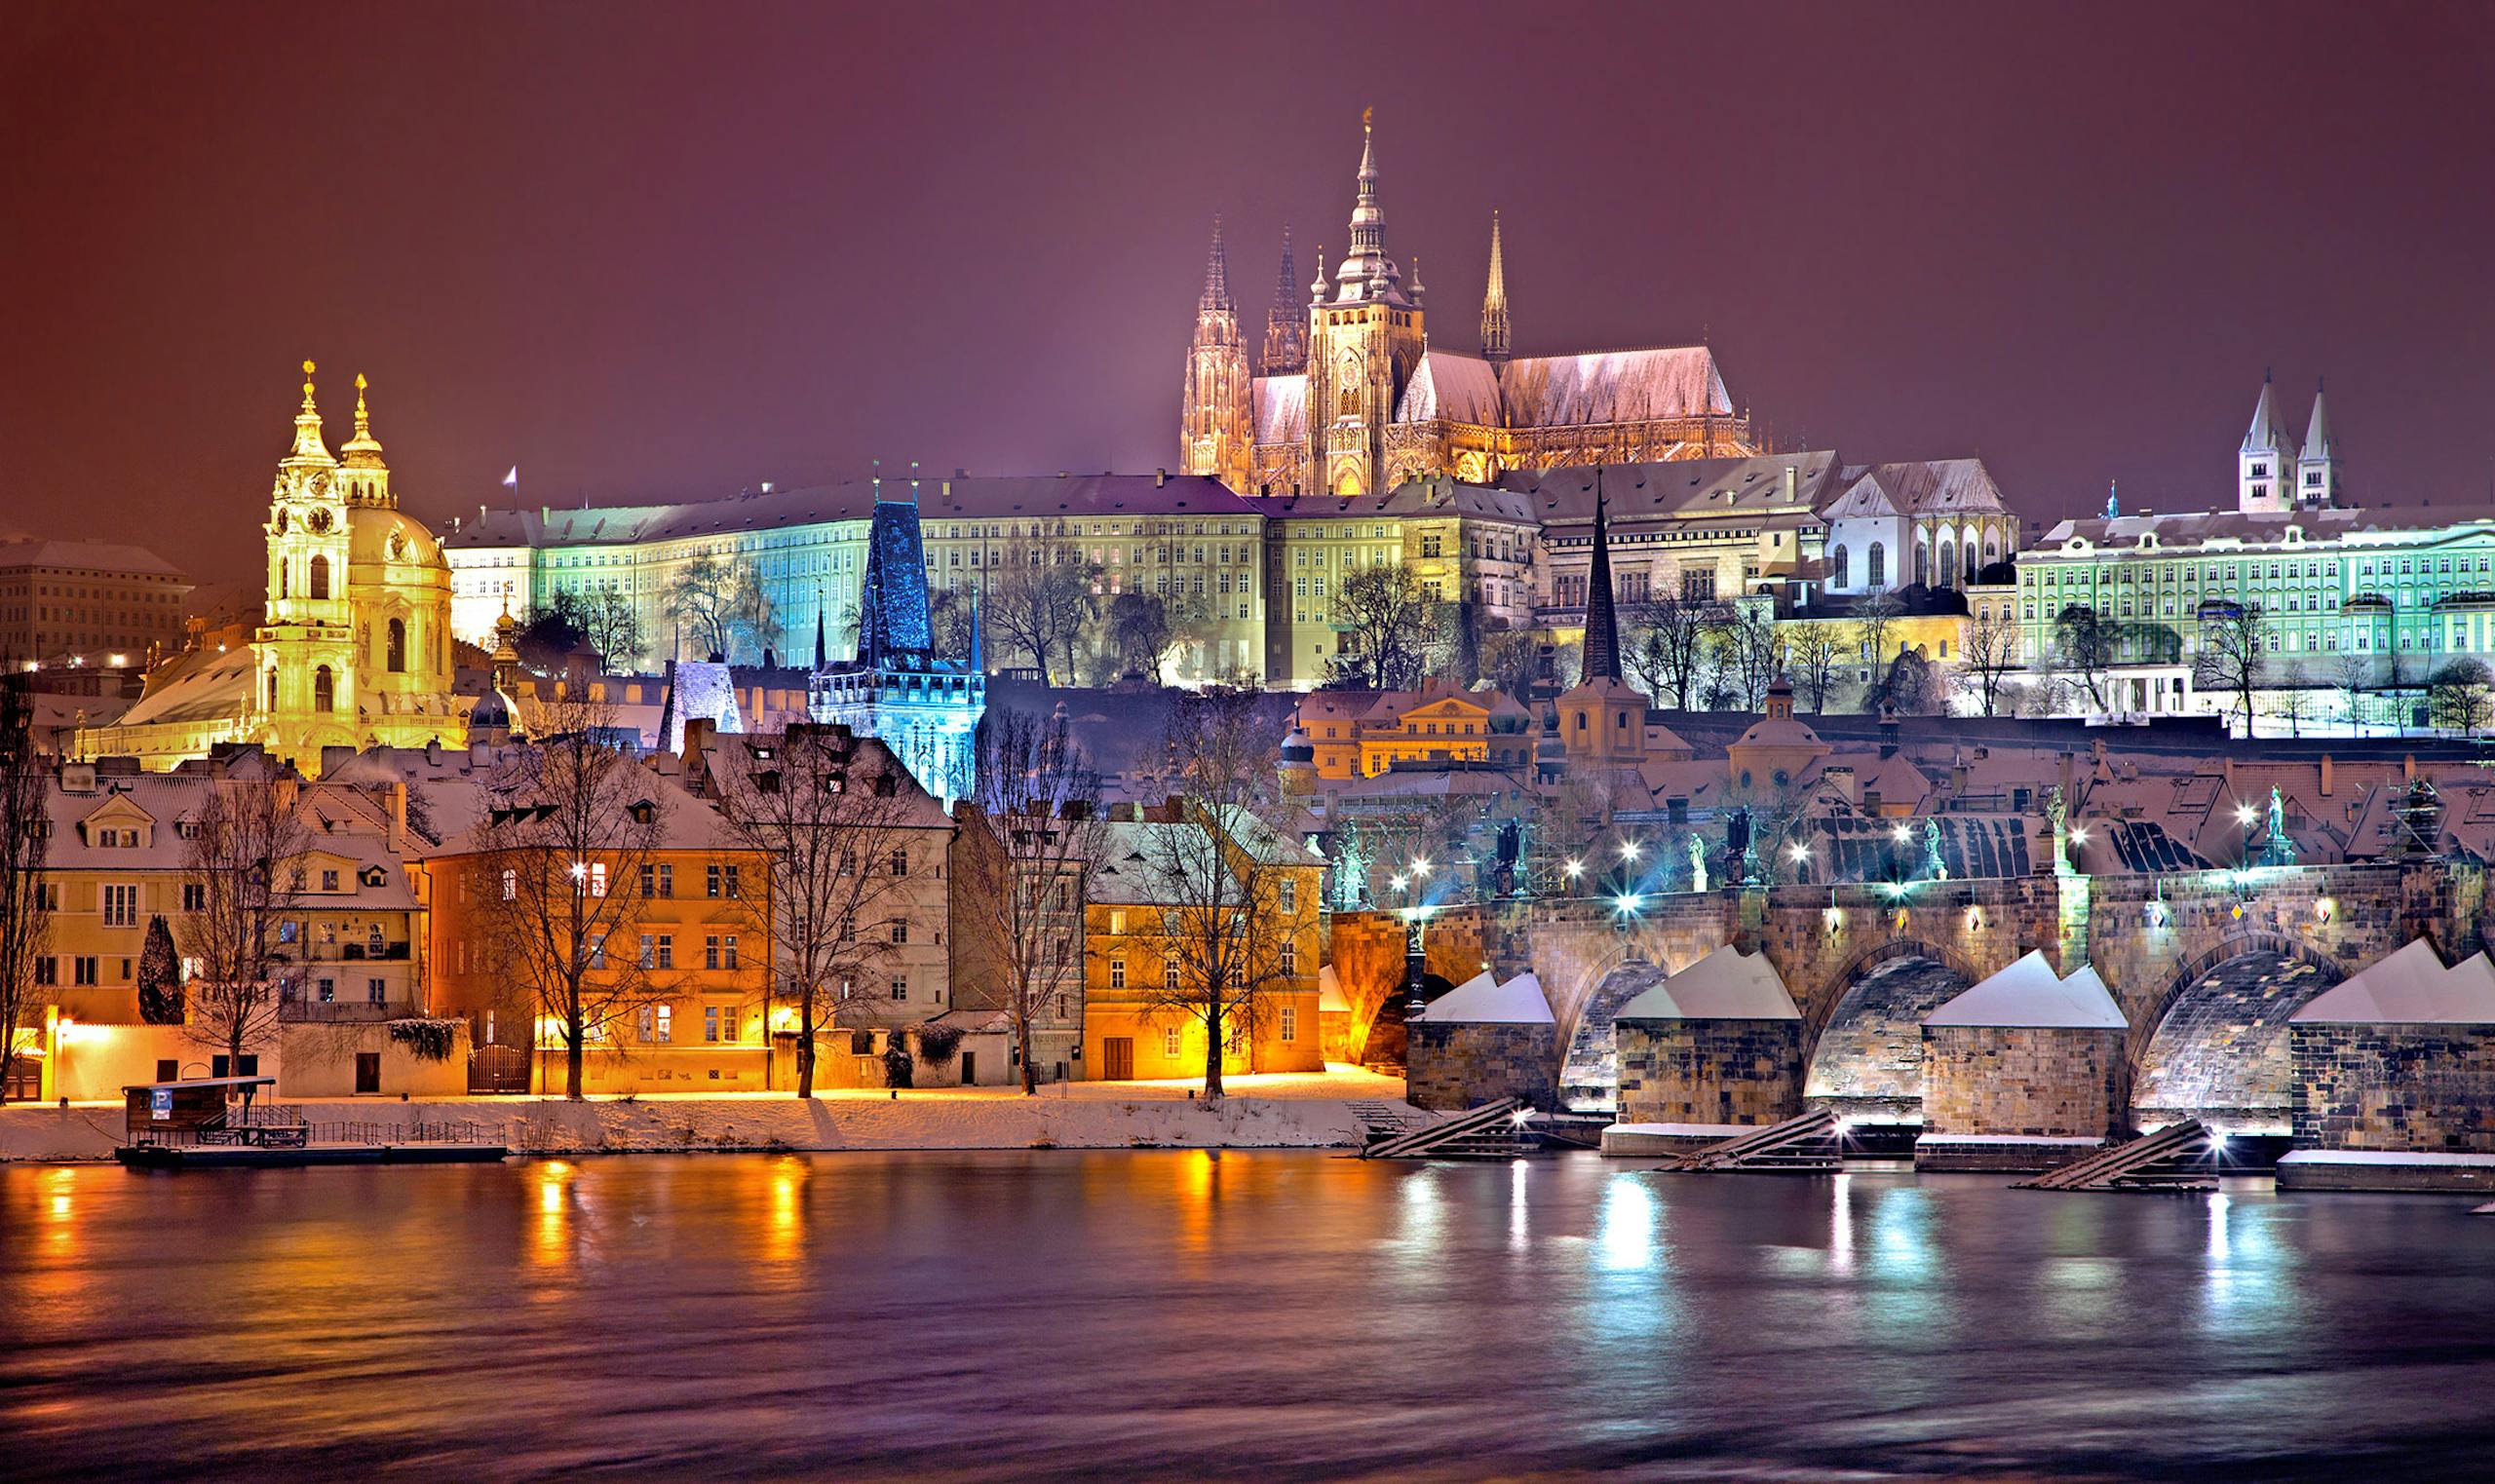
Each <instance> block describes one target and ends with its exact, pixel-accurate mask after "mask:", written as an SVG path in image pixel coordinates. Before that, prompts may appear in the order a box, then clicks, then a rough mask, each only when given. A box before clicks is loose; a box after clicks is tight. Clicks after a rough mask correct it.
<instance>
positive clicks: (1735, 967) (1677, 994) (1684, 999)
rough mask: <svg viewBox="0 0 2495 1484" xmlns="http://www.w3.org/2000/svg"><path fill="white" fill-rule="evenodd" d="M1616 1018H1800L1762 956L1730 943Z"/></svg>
mask: <svg viewBox="0 0 2495 1484" xmlns="http://www.w3.org/2000/svg"><path fill="white" fill-rule="evenodd" d="M1612 1018H1613V1019H1614V1020H1799V1019H1801V1018H1802V1012H1801V1011H1800V1010H1799V1009H1797V1008H1795V1007H1794V1004H1793V996H1792V995H1791V994H1789V993H1787V992H1786V990H1785V980H1784V979H1783V978H1782V977H1780V976H1779V975H1778V974H1777V972H1776V966H1775V965H1773V964H1770V963H1769V962H1768V961H1767V955H1766V954H1764V953H1744V952H1742V951H1741V950H1740V949H1738V948H1735V947H1734V946H1733V945H1732V944H1730V943H1726V944H1725V945H1724V946H1722V947H1720V948H1718V949H1716V950H1715V951H1714V952H1712V953H1710V954H1708V955H1707V957H1705V958H1703V959H1700V960H1699V961H1698V962H1697V963H1695V964H1692V965H1690V966H1689V967H1688V968H1687V969H1684V970H1681V971H1680V972H1678V973H1676V974H1672V975H1670V977H1668V978H1666V979H1665V980H1664V982H1662V983H1661V984H1658V985H1656V986H1655V987H1654V988H1652V989H1650V990H1647V991H1646V992H1645V993H1644V994H1641V995H1639V996H1637V997H1636V998H1635V999H1633V1000H1631V1001H1630V1002H1629V1003H1628V1004H1626V1005H1624V1006H1622V1007H1621V1008H1619V1009H1618V1010H1616V1011H1614V1012H1613V1014H1612Z"/></svg>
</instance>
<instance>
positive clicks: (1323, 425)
mask: <svg viewBox="0 0 2495 1484" xmlns="http://www.w3.org/2000/svg"><path fill="white" fill-rule="evenodd" d="M1362 131H1363V143H1362V150H1361V166H1360V177H1359V188H1358V194H1357V196H1356V198H1355V202H1354V205H1353V208H1352V219H1351V228H1350V231H1351V246H1350V248H1349V250H1347V251H1346V252H1345V253H1344V254H1343V257H1342V259H1341V260H1340V261H1339V262H1337V263H1335V264H1334V265H1333V268H1332V271H1331V272H1330V273H1329V272H1327V271H1326V269H1325V267H1324V248H1323V247H1321V248H1319V249H1318V256H1319V260H1320V264H1319V270H1318V274H1317V277H1316V279H1315V280H1314V281H1312V282H1311V283H1310V284H1308V285H1306V288H1305V292H1306V294H1307V298H1306V299H1305V300H1304V301H1303V300H1302V299H1301V298H1300V294H1301V292H1302V291H1303V290H1302V289H1301V287H1300V285H1298V284H1297V283H1296V282H1295V280H1296V279H1297V277H1298V275H1297V273H1296V271H1295V270H1294V268H1293V265H1292V259H1291V247H1290V238H1289V235H1288V233H1287V232H1286V233H1285V234H1284V238H1283V252H1282V272H1281V277H1280V281H1279V282H1278V283H1277V284H1276V285H1275V296H1274V303H1273V306H1272V308H1271V309H1270V310H1269V311H1268V313H1267V318H1266V324H1265V336H1264V343H1263V347H1262V354H1261V356H1260V357H1259V360H1258V365H1257V369H1256V372H1255V373H1254V374H1250V372H1249V370H1248V346H1247V342H1246V340H1245V339H1244V338H1243V336H1242V333H1241V328H1240V319H1239V305H1238V303H1237V301H1236V300H1235V299H1233V297H1232V296H1231V291H1230V270H1229V262H1228V259H1227V256H1226V253H1225V249H1224V247H1223V244H1222V236H1221V228H1220V225H1219V224H1218V223H1216V224H1215V225H1214V228H1213V239H1212V255H1211V259H1210V261H1209V263H1208V264H1207V266H1206V269H1205V286H1204V292H1203V293H1202V295H1200V296H1199V298H1198V299H1197V302H1196V327H1195V333H1194V336H1193V338H1192V340H1191V341H1190V343H1189V345H1188V348H1187V362H1186V376H1185V387H1184V394H1183V398H1182V410H1181V412H1180V433H1179V462H1180V466H1181V467H1182V468H1183V469H1184V470H1185V471H1186V472H1187V473H1189V474H1197V475H1209V476H1212V477H1214V478H1217V479H1219V480H1221V481H1222V482H1223V483H1224V484H1226V485H1228V486H1229V487H1230V488H1232V489H1234V490H1238V491H1240V492H1241V493H1243V494H1259V495H1286V494H1334V495H1365V494H1373V493H1376V492H1378V491H1382V490H1388V489H1392V488H1394V487H1395V486H1397V485H1399V484H1402V483H1406V482H1408V481H1411V480H1415V479H1427V478H1432V477H1436V476H1453V477H1454V478H1456V479H1459V480H1462V481H1463V482H1465V483H1469V484H1486V483H1491V482H1495V481H1496V480H1497V479H1498V478H1499V476H1502V475H1504V474H1507V473H1510V472H1512V471H1516V470H1541V469H1551V468H1555V467H1559V466H1563V465H1585V466H1592V465H1598V464H1645V463H1658V462H1663V461H1667V460H1675V459H1704V458H1738V457H1746V456H1748V455H1751V454H1756V453H1760V452H1763V451H1765V450H1764V448H1763V446H1762V445H1761V444H1760V443H1759V442H1758V441H1757V440H1755V439H1754V438H1753V437H1752V434H1751V428H1750V421H1749V417H1748V414H1747V413H1746V412H1741V411H1736V410H1735V408H1734V404H1733V399H1732V394H1731V393H1729V392H1728V391H1726V390H1725V386H1724V377H1723V373H1722V372H1721V371H1720V370H1719V369H1718V368H1717V366H1716V364H1715V356H1714V353H1713V352H1712V351H1710V350H1708V348H1707V347H1706V346H1703V345H1691V346H1660V347H1648V348H1644V349H1637V350H1617V351H1592V352H1583V353H1578V354H1569V355H1556V356H1516V355H1512V354H1511V352H1510V322H1509V310H1508V290H1507V271H1506V270H1507V265H1506V260H1505V252H1504V247H1503V244H1502V243H1501V241H1500V235H1499V225H1498V218H1497V216H1496V214H1495V213H1494V214H1493V215H1492V217H1491V222H1490V275H1489V287H1488V291H1487V292H1486V293H1485V294H1484V296H1483V302H1482V305H1481V323H1480V342H1479V350H1478V353H1470V354H1469V353H1466V352H1462V351H1456V350H1450V349H1448V348H1446V347H1445V346H1443V345H1433V344H1432V343H1431V340H1430V334H1429V326H1428V316H1427V312H1426V310H1425V309H1424V306H1423V297H1424V290H1423V288H1422V285H1421V282H1420V274H1419V271H1418V269H1417V267H1416V268H1415V270H1414V272H1413V273H1412V274H1411V275H1410V277H1408V278H1407V277H1406V276H1405V275H1404V273H1403V270H1402V268H1401V266H1400V265H1399V264H1398V263H1397V262H1396V261H1395V259H1394V258H1392V257H1390V256H1388V255H1387V251H1386V213H1385V210H1384V209H1383V208H1382V207H1381V206H1380V205H1379V199H1378V171H1377V140H1376V135H1375V133H1374V131H1373V130H1372V129H1371V128H1370V125H1369V121H1368V119H1367V117H1366V116H1365V115H1363V120H1362Z"/></svg>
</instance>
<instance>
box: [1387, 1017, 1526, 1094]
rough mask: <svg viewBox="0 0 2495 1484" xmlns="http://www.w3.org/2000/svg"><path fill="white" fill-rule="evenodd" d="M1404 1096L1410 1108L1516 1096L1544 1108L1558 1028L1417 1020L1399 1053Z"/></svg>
mask: <svg viewBox="0 0 2495 1484" xmlns="http://www.w3.org/2000/svg"><path fill="white" fill-rule="evenodd" d="M1405 1060H1406V1064H1407V1066H1408V1069H1409V1070H1408V1071H1407V1072H1406V1073H1405V1082H1404V1088H1405V1090H1404V1097H1405V1099H1406V1100H1407V1101H1409V1102H1410V1103H1411V1105H1412V1106H1413V1107H1415V1108H1438V1109H1444V1110H1458V1109H1464V1108H1474V1107H1478V1106H1479V1105H1481V1104H1483V1103H1489V1102H1496V1101H1497V1100H1499V1099H1500V1098H1503V1097H1513V1098H1517V1099H1520V1100H1522V1101H1523V1102H1524V1103H1526V1104H1527V1105H1529V1106H1531V1107H1535V1108H1540V1109H1542V1110H1544V1111H1546V1112H1547V1111H1549V1110H1550V1109H1551V1108H1553V1107H1554V1106H1555V1104H1556V1102H1557V1099H1558V1095H1559V1083H1558V1076H1559V1032H1558V1030H1557V1028H1556V1027H1555V1026H1549V1025H1500V1024H1490V1023H1467V1022H1462V1021H1455V1022H1450V1023H1448V1024H1445V1025H1436V1024H1432V1023H1431V1022H1429V1021H1426V1020H1425V1021H1422V1022H1420V1023H1419V1024H1417V1025H1414V1026H1413V1027H1412V1028H1411V1040H1410V1043H1409V1048H1408V1049H1407V1051H1406V1053H1405Z"/></svg>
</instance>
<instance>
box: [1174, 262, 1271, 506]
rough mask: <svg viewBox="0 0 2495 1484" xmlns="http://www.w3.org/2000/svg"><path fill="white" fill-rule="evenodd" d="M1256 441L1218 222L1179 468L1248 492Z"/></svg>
mask: <svg viewBox="0 0 2495 1484" xmlns="http://www.w3.org/2000/svg"><path fill="white" fill-rule="evenodd" d="M1254 441H1255V434H1254V430H1253V428H1252V426H1251V424H1250V422H1249V419H1248V348H1247V347H1246V346H1245V345H1243V344H1241V343H1240V339H1239V306H1238V304H1237V303H1236V302H1234V301H1233V300H1232V299H1231V297H1230V265H1229V263H1228V262H1227V260H1226V259H1225V258H1224V257H1223V255H1222V249H1221V220H1220V218H1219V217H1215V218H1214V219H1213V224H1212V255H1211V257H1210V258H1209V260H1208V261H1207V262H1206V263H1205V291H1204V293H1203V294H1202V295H1200V296H1199V297H1198V298H1197V300H1196V333H1195V338H1194V339H1192V340H1190V341H1189V342H1188V343H1187V389H1186V399H1185V401H1184V402H1183V403H1182V408H1181V411H1180V413H1179V429H1178V463H1179V467H1180V468H1182V469H1184V470H1185V471H1186V472H1187V473H1189V474H1191V475H1211V476H1213V477H1215V478H1217V479H1219V480H1221V482H1222V483H1224V484H1227V485H1229V486H1230V487H1231V488H1232V489H1245V488H1247V487H1248V465H1249V455H1250V453H1251V452H1252V450H1253V446H1254Z"/></svg>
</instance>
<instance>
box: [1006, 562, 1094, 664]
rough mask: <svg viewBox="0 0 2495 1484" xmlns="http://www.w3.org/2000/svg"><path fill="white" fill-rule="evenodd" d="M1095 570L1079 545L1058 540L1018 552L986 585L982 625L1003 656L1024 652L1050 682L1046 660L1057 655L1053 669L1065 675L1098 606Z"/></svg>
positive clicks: (1022, 653)
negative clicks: (984, 623) (1058, 663)
mask: <svg viewBox="0 0 2495 1484" xmlns="http://www.w3.org/2000/svg"><path fill="white" fill-rule="evenodd" d="M1098 572H1099V569H1098V568H1096V567H1094V566H1093V565H1092V563H1091V561H1090V560H1089V559H1087V558H1086V557H1085V556H1084V554H1083V550H1082V548H1080V547H1078V546H1076V545H1075V544H1074V543H1073V542H1070V541H1066V540H1063V539H1061V538H1051V539H1049V540H1047V541H1043V542H1040V543H1038V544H1036V545H1034V546H1032V547H1030V548H1028V549H1027V550H1025V551H1023V552H1022V553H1021V555H1020V558H1019V559H1018V560H1016V561H1012V562H1009V563H1008V564H1007V566H1006V568H1005V575H1004V576H1002V577H999V578H997V579H996V580H995V581H994V583H993V584H992V585H991V586H990V587H989V589H988V593H987V608H986V617H987V627H988V631H989V632H990V633H992V634H994V635H995V636H996V639H997V641H998V642H997V649H998V650H999V651H1000V652H1002V653H1004V654H1007V655H1014V656H1022V655H1027V656H1029V657H1030V661H1031V665H1032V666H1033V667H1034V668H1036V669H1037V670H1039V672H1040V683H1041V684H1042V685H1048V684H1051V683H1052V682H1051V679H1050V670H1049V662H1050V660H1051V659H1052V658H1053V657H1061V660H1062V665H1061V668H1060V669H1059V670H1058V673H1059V674H1070V673H1071V672H1072V670H1073V668H1074V641H1075V640H1076V638H1078V637H1079V636H1080V635H1081V634H1082V632H1083V629H1084V627H1085V626H1086V625H1088V624H1090V623H1091V622H1092V621H1093V619H1094V617H1095V616H1096V614H1097V612H1098V610H1099V599H1098V598H1096V597H1095V596H1094V595H1093V590H1092V585H1093V583H1094V581H1095V580H1096V579H1097V576H1098Z"/></svg>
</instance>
